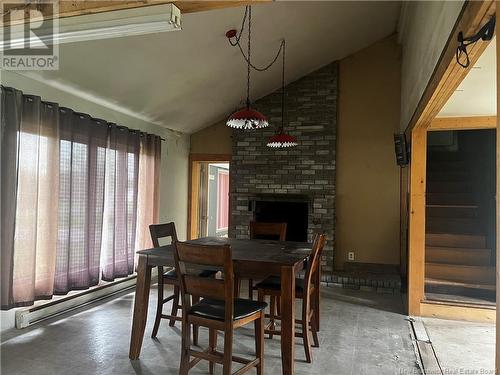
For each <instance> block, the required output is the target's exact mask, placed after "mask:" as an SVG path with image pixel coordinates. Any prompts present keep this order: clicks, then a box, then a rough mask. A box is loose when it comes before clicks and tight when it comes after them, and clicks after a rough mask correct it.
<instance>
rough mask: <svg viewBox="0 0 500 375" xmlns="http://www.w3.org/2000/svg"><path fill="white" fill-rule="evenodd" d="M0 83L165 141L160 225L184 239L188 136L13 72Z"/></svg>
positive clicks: (8, 324)
mask: <svg viewBox="0 0 500 375" xmlns="http://www.w3.org/2000/svg"><path fill="white" fill-rule="evenodd" d="M0 82H1V84H2V85H4V86H9V87H14V88H16V89H19V90H22V91H23V92H24V93H26V94H33V95H39V96H41V97H42V99H43V100H47V101H52V102H57V103H59V104H60V105H61V106H65V107H68V108H71V109H74V110H75V111H78V112H83V113H88V114H90V115H91V116H93V117H97V118H102V119H104V120H106V121H110V122H115V123H117V124H119V125H123V126H127V127H129V128H132V129H139V130H142V131H146V132H149V133H154V134H157V135H160V136H161V137H163V138H166V141H165V142H163V143H162V158H161V176H160V222H166V221H174V222H175V224H176V226H177V233H178V235H179V239H181V240H183V239H185V238H186V233H187V196H188V190H187V189H188V160H189V135H186V134H182V133H179V132H174V131H172V130H169V129H166V128H163V127H160V126H158V125H154V124H151V123H148V122H145V121H144V120H141V119H138V118H135V117H132V116H131V115H130V114H124V113H121V112H118V111H116V110H113V109H110V108H107V107H104V106H102V105H100V104H99V103H96V102H93V101H92V100H91V98H86V99H82V98H80V97H77V96H75V95H74V94H72V92H71V90H70V88H66V87H62V86H59V87H57V86H54V85H49V84H47V83H45V82H40V81H36V80H33V79H31V78H27V77H25V76H22V75H20V74H17V73H14V72H6V71H0ZM0 320H1V330H2V331H4V330H5V329H8V328H12V327H14V314H13V310H11V311H2V312H1V313H0Z"/></svg>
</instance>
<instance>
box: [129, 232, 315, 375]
mask: <svg viewBox="0 0 500 375" xmlns="http://www.w3.org/2000/svg"><path fill="white" fill-rule="evenodd" d="M187 242H188V243H193V244H199V245H225V244H229V245H230V247H231V250H232V259H233V268H234V274H235V276H238V275H241V276H242V277H249V276H252V277H253V278H254V279H258V278H259V277H267V276H269V275H275V276H279V277H280V279H281V298H280V301H281V311H280V313H281V363H282V373H283V374H286V375H292V374H293V373H294V355H295V278H296V277H297V274H298V273H299V272H300V271H301V270H303V269H304V268H305V266H306V263H307V258H308V257H309V254H310V252H311V248H312V244H310V243H307V242H292V241H271V240H247V239H235V238H224V237H203V238H198V239H194V240H189V241H187ZM137 253H138V255H139V258H138V265H137V284H136V288H135V301H134V313H133V321H132V333H131V339H130V351H129V358H130V359H132V360H136V359H139V355H140V353H141V347H142V341H143V337H144V330H145V328H146V320H147V315H148V303H149V291H150V285H151V272H152V269H153V268H154V267H158V266H163V267H174V265H175V262H174V254H173V246H172V245H165V246H160V247H156V248H152V249H147V250H140V251H138V252H137ZM317 300H318V301H319V298H318V299H317Z"/></svg>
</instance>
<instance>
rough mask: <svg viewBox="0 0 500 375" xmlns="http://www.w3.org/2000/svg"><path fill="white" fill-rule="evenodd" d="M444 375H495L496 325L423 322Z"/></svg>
mask: <svg viewBox="0 0 500 375" xmlns="http://www.w3.org/2000/svg"><path fill="white" fill-rule="evenodd" d="M422 321H423V322H424V326H425V329H426V331H427V335H428V336H429V339H430V340H431V342H432V347H433V348H434V352H435V353H436V357H437V359H438V361H439V364H440V366H441V369H442V370H443V373H444V374H494V373H495V371H494V368H495V325H494V324H491V323H471V322H459V321H454V320H444V319H433V318H422Z"/></svg>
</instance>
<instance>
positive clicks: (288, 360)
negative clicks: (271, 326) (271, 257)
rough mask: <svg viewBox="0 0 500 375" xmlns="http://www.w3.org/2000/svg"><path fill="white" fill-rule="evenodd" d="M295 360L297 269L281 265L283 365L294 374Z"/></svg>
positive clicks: (284, 368) (290, 373)
mask: <svg viewBox="0 0 500 375" xmlns="http://www.w3.org/2000/svg"><path fill="white" fill-rule="evenodd" d="M294 360H295V271H294V269H293V267H290V266H283V267H281V367H282V370H283V374H284V375H293V373H294Z"/></svg>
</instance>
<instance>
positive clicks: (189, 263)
mask: <svg viewBox="0 0 500 375" xmlns="http://www.w3.org/2000/svg"><path fill="white" fill-rule="evenodd" d="M174 257H175V267H176V269H177V274H178V277H179V281H180V286H181V296H182V309H183V313H184V316H186V314H187V310H188V309H189V308H190V307H191V302H190V301H191V298H190V296H193V295H194V296H197V297H201V298H208V299H216V300H222V301H225V303H226V310H225V311H226V321H231V322H232V320H233V302H234V294H233V293H234V274H233V261H232V252H231V247H230V246H229V245H222V246H221V245H197V244H190V243H186V242H175V243H174ZM206 268H209V269H210V268H212V269H217V270H221V271H223V272H224V279H223V280H221V279H215V278H209V277H200V276H199V274H200V272H199V271H200V270H201V269H206Z"/></svg>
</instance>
